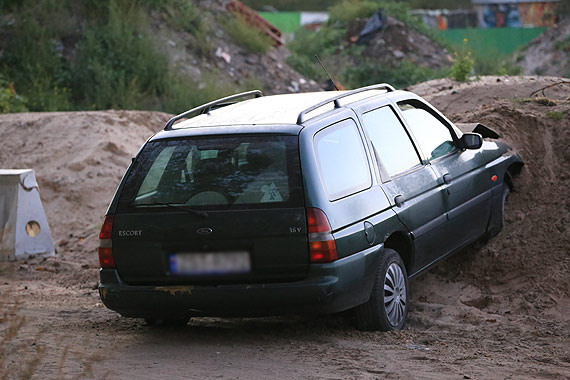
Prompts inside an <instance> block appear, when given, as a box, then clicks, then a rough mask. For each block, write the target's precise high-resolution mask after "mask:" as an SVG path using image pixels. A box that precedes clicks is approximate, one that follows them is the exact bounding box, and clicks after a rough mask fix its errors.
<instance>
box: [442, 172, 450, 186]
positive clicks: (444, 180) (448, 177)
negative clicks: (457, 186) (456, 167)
mask: <svg viewBox="0 0 570 380" xmlns="http://www.w3.org/2000/svg"><path fill="white" fill-rule="evenodd" d="M450 182H451V174H449V173H445V174H444V175H443V183H445V184H449V183H450Z"/></svg>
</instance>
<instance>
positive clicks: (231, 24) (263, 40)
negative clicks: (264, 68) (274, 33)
mask: <svg viewBox="0 0 570 380" xmlns="http://www.w3.org/2000/svg"><path fill="white" fill-rule="evenodd" d="M222 26H223V28H224V30H225V31H226V33H227V34H228V35H229V36H230V37H232V38H233V40H234V41H235V42H236V43H237V44H238V45H240V46H242V47H244V48H245V49H246V50H247V51H249V52H251V53H266V52H267V51H269V49H270V48H271V44H272V42H273V41H272V40H271V38H270V37H268V36H267V35H265V34H263V33H261V32H260V31H259V30H258V29H256V28H252V27H251V26H250V25H249V24H248V23H247V21H246V20H245V19H244V18H243V17H241V16H235V17H234V16H232V17H228V18H227V19H226V20H224V21H223V22H222Z"/></svg>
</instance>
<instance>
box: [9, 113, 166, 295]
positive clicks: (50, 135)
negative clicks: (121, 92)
mask: <svg viewBox="0 0 570 380" xmlns="http://www.w3.org/2000/svg"><path fill="white" fill-rule="evenodd" d="M168 118H169V115H167V114H164V113H160V112H134V111H93V112H54V113H25V114H24V113H23V114H3V115H0V139H1V140H2V141H3V148H2V149H1V150H0V167H2V168H15V169H17V168H33V169H34V170H35V172H36V177H37V179H38V184H39V186H40V196H41V199H42V203H43V205H44V209H45V212H46V215H47V218H48V222H49V224H50V229H51V231H52V235H53V239H54V243H55V244H56V250H57V252H58V256H56V257H55V258H51V259H49V260H48V262H47V263H43V264H38V263H36V264H37V265H34V264H32V268H31V270H36V271H48V272H52V273H55V272H57V273H58V274H59V276H57V280H58V282H59V283H65V282H66V281H71V283H76V284H81V285H86V284H87V286H90V287H91V286H93V285H94V284H96V281H97V279H96V276H95V268H96V267H97V265H98V261H97V257H96V252H95V250H96V247H97V244H98V243H97V242H98V240H97V239H98V235H99V230H100V227H101V223H102V221H103V216H104V214H105V211H106V208H107V206H108V205H109V202H110V200H111V198H112V196H113V192H114V190H115V189H116V188H117V186H118V184H119V182H120V180H121V178H122V176H123V174H124V172H125V169H126V168H127V167H128V165H129V163H130V161H131V158H132V157H133V156H134V155H135V154H136V152H137V151H138V149H139V147H140V146H141V145H142V144H143V143H144V142H145V141H146V139H148V138H149V137H150V136H151V135H152V134H154V133H155V132H156V131H158V130H160V129H161V128H162V127H163V126H164V124H165V123H166V121H167V120H168ZM24 265H25V266H24V270H28V269H30V268H29V267H28V266H27V264H24ZM38 267H39V268H40V269H38ZM88 269H91V271H89V270H88Z"/></svg>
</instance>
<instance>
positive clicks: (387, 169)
mask: <svg viewBox="0 0 570 380" xmlns="http://www.w3.org/2000/svg"><path fill="white" fill-rule="evenodd" d="M355 111H356V112H357V114H358V115H359V118H360V120H361V124H362V125H363V128H364V131H365V133H366V137H367V140H368V144H369V147H370V150H371V151H372V152H374V155H375V157H376V161H377V163H378V167H379V176H380V177H381V182H382V185H381V186H382V188H383V189H384V191H385V193H386V195H387V196H388V198H389V199H390V202H392V205H393V206H394V207H393V210H394V211H395V212H396V214H397V215H398V217H399V218H400V220H401V221H402V223H403V224H404V225H405V226H406V227H407V228H408V230H409V231H410V234H411V236H412V238H413V242H414V248H415V255H414V263H413V271H412V273H410V274H413V273H415V272H417V271H419V270H421V269H422V268H424V267H425V266H427V265H429V263H430V262H431V257H432V252H440V253H441V252H446V251H447V250H448V249H449V247H448V246H447V241H446V240H445V239H444V237H445V225H446V222H447V217H446V210H445V199H444V195H443V193H442V191H443V190H442V188H441V186H440V185H439V183H438V178H437V176H436V174H435V172H434V171H433V170H432V169H431V168H430V167H429V165H426V164H425V163H424V162H422V160H421V159H420V156H419V152H418V150H417V149H416V148H415V146H414V144H413V143H412V140H411V138H410V135H409V133H408V131H407V130H406V128H405V127H404V125H403V124H402V122H401V120H400V119H399V117H398V115H397V113H396V112H395V110H394V107H393V105H391V104H390V103H388V102H384V103H378V101H369V102H367V103H365V104H363V105H361V106H359V107H357V108H355Z"/></svg>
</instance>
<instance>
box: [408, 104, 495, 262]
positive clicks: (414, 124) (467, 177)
mask: <svg viewBox="0 0 570 380" xmlns="http://www.w3.org/2000/svg"><path fill="white" fill-rule="evenodd" d="M398 107H399V108H400V110H401V112H402V115H403V118H404V120H405V121H406V123H407V125H408V127H409V128H410V130H411V132H412V134H413V135H414V137H415V139H416V141H417V142H418V145H419V147H420V150H421V151H422V153H423V154H424V158H425V159H427V160H428V161H429V163H430V165H431V167H432V168H433V170H434V172H435V173H436V175H437V178H438V181H439V182H440V183H441V184H442V186H443V187H444V188H445V191H444V192H443V194H444V196H445V202H446V211H447V215H448V223H447V224H448V226H447V233H446V237H445V239H446V240H448V241H449V242H450V243H451V245H452V248H453V249H457V248H460V247H461V246H463V245H465V244H467V243H469V242H470V241H473V240H474V239H476V238H477V237H479V236H481V235H482V234H483V233H484V232H485V230H486V228H487V224H488V221H489V215H490V211H491V190H490V188H491V180H490V179H491V177H492V175H491V174H490V172H489V170H490V169H487V168H485V165H484V158H483V154H482V152H481V150H463V149H460V148H459V147H458V146H459V144H458V135H457V133H456V130H455V129H454V128H453V126H452V125H451V124H449V123H448V122H447V121H446V120H445V119H443V118H441V117H438V116H439V115H438V114H437V113H436V112H435V111H434V110H433V109H431V108H430V107H429V106H428V105H426V104H424V103H422V102H420V101H419V100H409V101H403V102H399V103H398ZM459 133H460V132H459ZM437 258H438V257H437V255H436V254H435V253H434V257H433V259H434V260H435V259H437Z"/></svg>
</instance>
